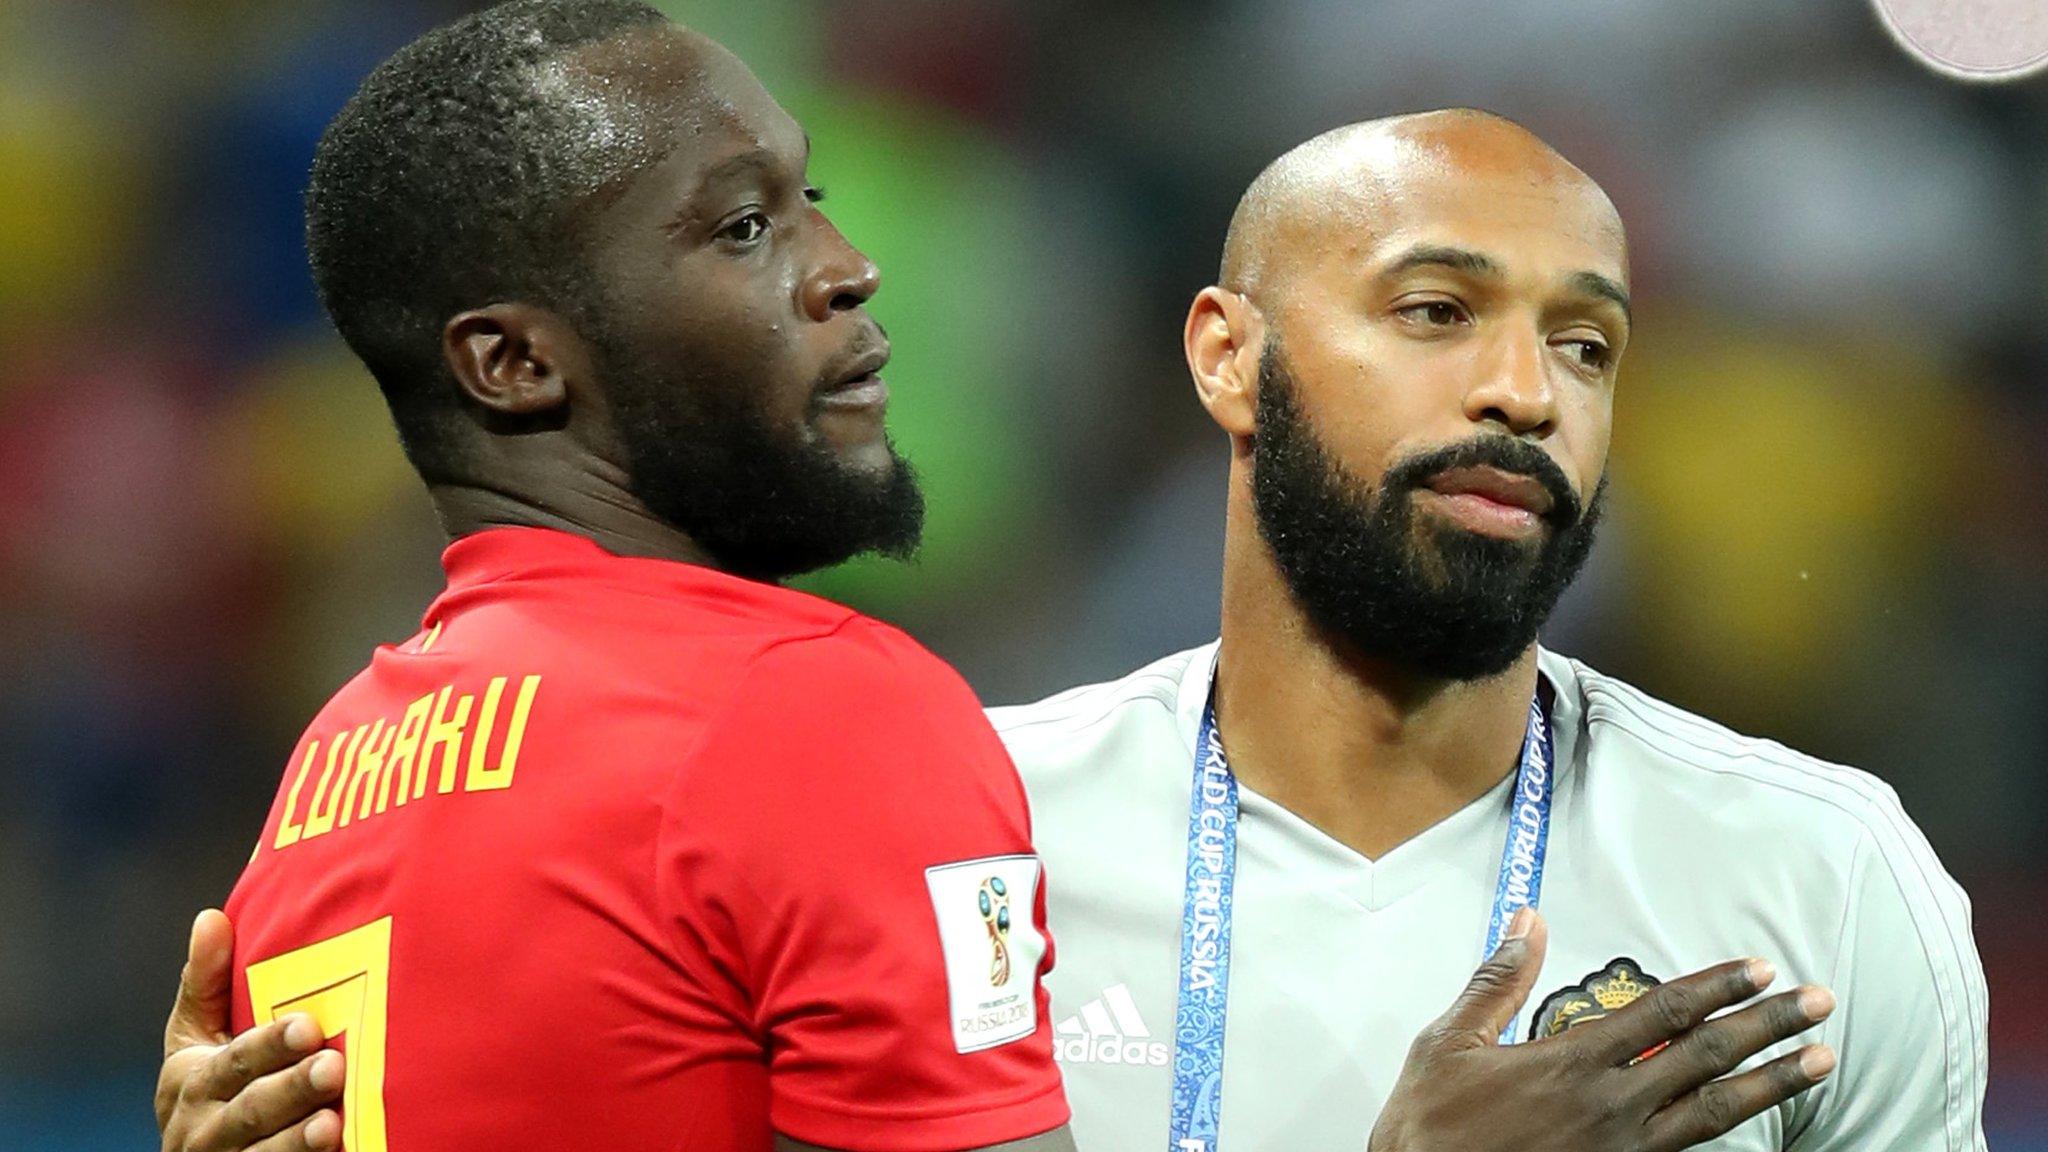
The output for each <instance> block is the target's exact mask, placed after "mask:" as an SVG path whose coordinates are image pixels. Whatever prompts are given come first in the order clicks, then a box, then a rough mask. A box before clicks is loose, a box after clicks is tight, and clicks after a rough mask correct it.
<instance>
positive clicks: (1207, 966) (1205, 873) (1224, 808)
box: [1167, 690, 1553, 1152]
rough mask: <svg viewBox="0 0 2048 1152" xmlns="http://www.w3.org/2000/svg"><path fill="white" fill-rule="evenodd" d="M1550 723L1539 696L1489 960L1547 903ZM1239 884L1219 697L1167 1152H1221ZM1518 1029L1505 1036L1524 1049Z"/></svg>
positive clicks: (1199, 756) (1209, 729)
mask: <svg viewBox="0 0 2048 1152" xmlns="http://www.w3.org/2000/svg"><path fill="white" fill-rule="evenodd" d="M1552 756H1553V751H1552V748H1551V733H1550V718H1549V716H1548V715H1546V714H1545V712H1544V708H1543V699H1542V696H1541V695H1540V694H1539V695H1538V696H1537V697H1536V698H1535V699H1532V700H1530V701H1529V727H1528V731H1527V732H1526V733H1524V735H1523V737H1522V755H1521V763H1520V766H1519V768H1518V769H1517V771H1516V773H1515V798H1514V803H1513V805H1512V806H1511V807H1510V808H1509V810H1508V835H1507V844H1506V845H1505V846H1504V847H1503V848H1502V849H1501V855H1500V877H1499V879H1498V880H1497V881H1496V882H1495V884H1494V890H1493V912H1492V915H1491V916H1490V917H1489V918H1488V919H1487V923H1486V946H1485V949H1484V951H1482V952H1481V953H1480V955H1481V957H1482V958H1484V957H1487V956H1491V955H1493V954H1494V952H1495V951H1496V950H1497V949H1499V948H1500V942H1501V937H1502V935H1504V934H1505V933H1506V932H1507V926H1508V921H1509V920H1511V919H1513V918H1514V915H1515V913H1516V912H1518V911H1520V910H1521V909H1522V908H1523V907H1525V906H1526V907H1531V908H1533V907H1535V906H1536V905H1537V903H1538V901H1539V900H1540V899H1541V898H1542V895H1543V856H1544V852H1545V850H1546V848H1547V846H1548V844H1549V841H1550V796H1551V791H1550V786H1551V775H1552V771H1551V770H1552ZM1236 880H1237V777H1236V776H1234V775H1232V774H1231V771H1230V764H1229V763H1228V762H1227V761H1226V760H1225V759H1224V758H1223V744H1222V742H1221V741H1219V740H1218V739H1217V738H1216V706H1215V701H1214V693H1213V690H1212V692H1211V700H1210V703H1209V704H1208V705H1207V706H1205V707H1204V708H1203V709H1202V727H1201V730H1200V732H1199V734H1198V735H1197V737H1196V739H1195V782H1194V793H1193V795H1192V796H1191V797H1190V799H1189V801H1188V861H1187V888H1186V891H1185V895H1184V898H1183V901H1182V903H1181V914H1180V1001H1179V1005H1178V1007H1177V1008H1176V1010H1175V1015H1174V1021H1173V1117H1172V1122H1171V1124H1170V1125H1169V1127H1168V1130H1167V1152H1218V1150H1219V1149H1220V1148H1221V1147H1222V1142H1221V1140H1220V1138H1219V1135H1218V1133H1219V1130H1220V1128H1221V1125H1222V1122H1223V1025H1224V1022H1225V1017H1226V1015H1227V1010H1228V1007H1229V1004H1230V914H1231V904H1232V901H1233V898H1234V891H1233V890H1234V887H1235V884H1236ZM1514 1033H1515V1025H1514V1022H1513V1021H1509V1022H1508V1026H1507V1027H1506V1028H1504V1029H1502V1030H1501V1034H1500V1040H1501V1043H1503V1044H1512V1043H1514Z"/></svg>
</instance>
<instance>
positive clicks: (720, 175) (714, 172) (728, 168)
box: [691, 148, 775, 196]
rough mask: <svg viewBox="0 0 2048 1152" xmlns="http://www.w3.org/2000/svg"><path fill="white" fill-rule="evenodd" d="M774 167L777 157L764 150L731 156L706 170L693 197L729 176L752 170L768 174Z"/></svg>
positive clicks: (756, 149)
mask: <svg viewBox="0 0 2048 1152" xmlns="http://www.w3.org/2000/svg"><path fill="white" fill-rule="evenodd" d="M774 167H775V157H774V156H772V155H770V154H769V152H768V151H767V150H766V149H763V148H755V149H751V150H749V151H746V152H742V153H740V154H739V155H737V156H729V157H727V158H725V159H724V160H720V161H719V162H718V163H716V164H713V165H712V166H711V167H709V168H706V169H705V170H704V174H703V175H702V176H699V177H698V178H697V187H696V188H695V189H694V190H693V191H692V193H691V195H692V196H695V195H696V194H697V193H701V192H703V191H704V190H705V189H706V188H709V187H711V185H713V184H715V183H717V182H718V181H720V180H723V179H725V178H727V177H729V176H736V175H739V174H740V173H742V172H747V171H750V170H751V171H755V172H768V171H771V170H772V169H773V168H774Z"/></svg>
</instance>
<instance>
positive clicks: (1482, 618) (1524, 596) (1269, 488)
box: [1252, 347, 1607, 680]
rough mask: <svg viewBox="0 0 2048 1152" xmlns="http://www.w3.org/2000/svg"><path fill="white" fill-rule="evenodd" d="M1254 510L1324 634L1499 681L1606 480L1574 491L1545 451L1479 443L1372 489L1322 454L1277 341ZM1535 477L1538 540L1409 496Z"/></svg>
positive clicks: (1391, 656)
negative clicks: (1440, 483) (1474, 472)
mask: <svg viewBox="0 0 2048 1152" xmlns="http://www.w3.org/2000/svg"><path fill="white" fill-rule="evenodd" d="M1257 420H1258V425H1257V433H1256V436H1255V438H1254V440H1253V445H1252V507H1253V509H1254V511H1255V513H1256V516H1257V520H1258V526H1259V535H1260V537H1261V538H1262V539H1264V540H1265V542H1266V546H1267V547H1268V548H1270V549H1272V552H1273V557H1274V560H1275V561H1276V562H1277V564H1278V565H1279V568H1280V572H1281V575H1282V576H1283V577H1284V578H1285V579H1286V581H1287V585H1288V588H1289V589H1290V590H1291V591H1292V592H1293V595H1294V598H1295V601H1296V602H1297V603H1298V604H1300V605H1301V608H1302V610H1303V611H1304V612H1306V613H1307V614H1308V617H1309V619H1310V620H1311V621H1312V622H1313V623H1314V624H1315V626H1316V627H1318V628H1319V629H1321V630H1323V631H1324V632H1325V633H1327V634H1329V635H1331V636H1333V637H1335V638H1338V639H1340V640H1342V641H1344V642H1346V643H1348V644H1349V645H1350V646H1351V647H1352V648H1353V649H1355V650H1356V651H1357V652H1358V653H1359V654H1361V655H1363V656H1367V657H1370V658H1374V659H1379V660H1385V661H1387V662H1389V663H1392V664H1395V665H1397V666H1400V667H1403V668H1407V669H1410V670H1412V671H1414V672H1418V673H1421V674H1422V675H1424V676H1428V677H1431V678H1435V679H1442V680H1478V679H1483V678H1485V677H1488V676H1494V675H1498V674H1499V673H1501V672H1504V671H1506V670H1507V669H1508V667H1509V666H1510V665H1512V664H1513V663H1514V662H1515V660H1516V659H1517V658H1518V657H1519V656H1520V655H1521V654H1522V653H1523V652H1524V651H1526V650H1527V649H1528V647H1529V645H1531V644H1533V643H1535V640H1536V633H1537V630H1538V629H1539V628H1540V627H1541V626H1542V624H1543V622H1544V621H1545V620H1546V619H1548V618H1549V616H1550V613H1551V611H1552V609H1554V608H1556V607H1557V601H1558V597H1560V596H1562V595H1563V594H1564V590H1565V588H1566V587H1567V586H1569V585H1570V584H1571V582H1572V579H1573V578H1574V577H1576V576H1577V575H1578V573H1579V569H1580V568H1581V567H1583V566H1584V564H1585V562H1586V557H1587V555H1588V554H1589V553H1591V551H1592V549H1593V536H1594V532H1595V529H1596V528H1597V527H1598V524H1599V520H1600V512H1601V507H1602V504H1603V502H1604V497H1605V494H1606V491H1607V482H1606V480H1605V479H1604V478H1603V479H1602V480H1601V482H1600V486H1599V488H1597V489H1596V490H1595V491H1594V493H1593V498H1592V499H1591V500H1590V501H1587V502H1586V504H1585V507H1584V510H1583V511H1581V508H1580V502H1579V498H1578V494H1577V493H1576V492H1574V491H1573V490H1572V486H1571V483H1570V482H1569V481H1568V480H1567V479H1566V478H1565V476H1564V473H1563V471H1562V470H1560V469H1559V468H1558V466H1557V464H1556V463H1555V462H1554V461H1552V460H1551V459H1550V457H1549V456H1548V455H1547V454H1546V453H1544V452H1543V450H1542V449H1540V448H1537V447H1536V446H1535V445H1533V444H1530V443H1528V442H1526V441H1523V440H1518V439H1515V438H1514V437H1512V436H1507V435H1501V434H1497V435H1482V436H1479V437H1476V438H1474V439H1470V440H1465V441H1461V442H1459V443H1456V444H1452V445H1448V446H1446V447H1444V448H1439V449H1434V450H1431V451H1429V452H1425V453H1422V454H1420V455H1417V456H1412V457H1410V458H1408V459H1406V460H1403V461H1401V462H1400V463H1398V464H1396V465H1395V466H1394V467H1392V468H1390V469H1388V470H1387V473H1386V475H1385V476H1384V477H1382V478H1381V480H1380V483H1379V485H1378V486H1377V488H1375V487H1374V486H1372V485H1369V484H1367V483H1365V482H1364V481H1362V480H1360V479H1358V478H1357V477H1356V476H1354V475H1352V474H1351V473H1350V472H1348V471H1346V470H1345V469H1344V467H1343V466H1342V465H1340V464H1338V463H1337V461H1336V460H1334V459H1333V458H1332V457H1331V456H1330V454H1329V452H1328V451H1327V450H1325V449H1324V447H1323V445H1322V442H1321V441H1320V440H1318V439H1317V437H1316V434H1315V430H1314V429H1313V428H1311V427H1310V426H1309V422H1308V420H1307V418H1306V417H1305V416H1304V415H1303V413H1302V411H1301V408H1300V405H1299V400H1298V397H1297V395H1296V392H1295V386H1294V380H1293V377H1292V375H1291V374H1290V373H1289V372H1288V370H1287V368H1286V366H1285V365H1284V364H1283V363H1282V356H1281V355H1280V354H1279V352H1278V350H1277V347H1269V348H1268V349H1267V350H1266V353H1265V355H1264V357H1263V358H1262V359H1261V361H1260V364H1259V397H1258V409H1257ZM1483 464H1485V465H1492V466H1494V467H1496V468H1499V469H1501V470H1503V471H1506V472H1514V473H1520V474H1522V475H1525V476H1529V477H1531V478H1533V479H1535V480H1536V481H1538V482H1539V483H1541V484H1542V485H1543V487H1544V488H1545V490H1547V491H1548V492H1549V493H1550V497H1551V500H1552V501H1553V503H1554V506H1553V508H1552V509H1551V511H1550V512H1549V514H1547V515H1546V516H1545V517H1544V519H1545V521H1546V523H1547V524H1548V526H1549V529H1550V530H1549V531H1548V532H1546V533H1544V534H1543V536H1542V537H1541V539H1540V541H1535V542H1532V541H1523V540H1505V539H1500V538H1498V537H1492V536H1485V535H1481V534H1479V533H1476V532H1471V531H1468V530H1466V529H1464V528H1460V527H1458V526H1457V525H1454V524H1450V523H1447V522H1436V521H1434V519H1433V518H1431V519H1420V518H1418V517H1417V515H1416V512H1415V500H1414V494H1415V492H1416V491H1418V490H1420V489H1422V488H1423V487H1425V486H1426V485H1427V483H1428V482H1429V481H1430V480H1431V479H1433V478H1435V477H1436V476H1438V475H1440V474H1441V473H1443V472H1445V471H1446V470H1448V469H1451V468H1459V467H1469V466H1474V465H1483Z"/></svg>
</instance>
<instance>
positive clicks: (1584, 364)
mask: <svg viewBox="0 0 2048 1152" xmlns="http://www.w3.org/2000/svg"><path fill="white" fill-rule="evenodd" d="M1560 347H1563V348H1568V349H1572V350H1573V352H1572V355H1573V358H1574V359H1576V360H1577V361H1578V362H1579V367H1581V368H1592V369H1595V370H1599V369H1604V368H1606V367H1607V365H1608V364H1610V363H1612V362H1613V360H1614V350H1613V349H1611V348H1609V347H1608V346H1607V345H1605V344H1603V343H1601V342H1600V341H1598V340H1566V341H1564V342H1563V343H1562V344H1561V345H1560Z"/></svg>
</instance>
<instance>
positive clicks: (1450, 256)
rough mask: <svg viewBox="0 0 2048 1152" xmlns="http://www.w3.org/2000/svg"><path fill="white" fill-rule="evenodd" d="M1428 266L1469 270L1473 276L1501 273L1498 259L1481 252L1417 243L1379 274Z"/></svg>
mask: <svg viewBox="0 0 2048 1152" xmlns="http://www.w3.org/2000/svg"><path fill="white" fill-rule="evenodd" d="M1430 266H1435V267H1439V268H1450V269H1454V270H1456V271H1459V272H1470V273H1472V274H1473V275H1475V276H1498V275H1500V274H1501V266H1500V261H1498V260H1495V259H1494V258H1493V257H1491V256H1488V255H1486V254H1485V253H1483V252H1474V251H1472V250H1471V249H1469V248H1451V247H1447V246H1445V245H1441V244H1418V245H1416V246H1415V247H1413V248H1410V249H1409V250H1408V251H1406V252H1403V253H1402V254H1401V257H1400V259H1398V260H1395V261H1394V262H1393V263H1392V264H1389V265H1388V266H1387V270H1386V271H1385V272H1383V273H1381V275H1383V276H1398V275H1400V274H1401V273H1403V272H1406V271H1408V270H1409V269H1411V268H1425V267H1430Z"/></svg>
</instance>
